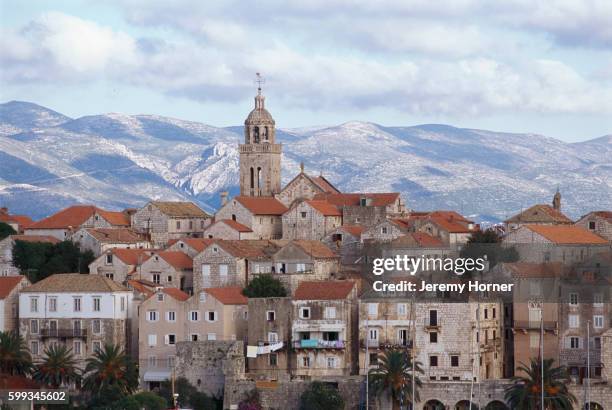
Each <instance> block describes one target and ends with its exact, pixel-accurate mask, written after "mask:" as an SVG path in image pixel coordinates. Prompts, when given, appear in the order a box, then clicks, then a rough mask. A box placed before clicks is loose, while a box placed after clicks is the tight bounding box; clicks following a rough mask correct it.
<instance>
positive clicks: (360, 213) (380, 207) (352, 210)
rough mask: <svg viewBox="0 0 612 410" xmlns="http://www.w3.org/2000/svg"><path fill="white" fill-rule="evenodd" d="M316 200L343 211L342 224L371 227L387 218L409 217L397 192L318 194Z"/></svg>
mask: <svg viewBox="0 0 612 410" xmlns="http://www.w3.org/2000/svg"><path fill="white" fill-rule="evenodd" d="M314 199H316V200H323V201H327V202H329V203H331V204H333V205H335V206H336V207H338V208H340V209H341V210H342V223H343V224H345V225H363V226H366V227H370V226H373V225H376V224H378V223H380V222H382V221H384V220H386V219H387V218H402V217H404V216H407V211H406V206H405V203H404V201H403V199H402V198H401V196H400V194H399V193H397V192H392V193H346V194H341V193H339V194H329V193H324V194H317V195H315V197H314Z"/></svg>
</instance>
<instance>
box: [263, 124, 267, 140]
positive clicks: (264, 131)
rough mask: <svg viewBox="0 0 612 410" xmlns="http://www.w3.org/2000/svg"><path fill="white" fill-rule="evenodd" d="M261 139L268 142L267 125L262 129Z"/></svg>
mask: <svg viewBox="0 0 612 410" xmlns="http://www.w3.org/2000/svg"><path fill="white" fill-rule="evenodd" d="M263 140H264V142H268V127H264V129H263Z"/></svg>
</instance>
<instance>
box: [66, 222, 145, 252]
mask: <svg viewBox="0 0 612 410" xmlns="http://www.w3.org/2000/svg"><path fill="white" fill-rule="evenodd" d="M70 240H71V241H72V242H75V243H77V244H78V245H79V249H81V251H83V252H84V251H87V250H89V251H92V252H93V254H94V256H96V257H98V256H100V255H101V254H103V253H104V252H106V251H107V250H108V249H112V248H124V249H148V248H150V247H151V243H150V242H149V241H148V240H147V238H146V237H145V236H144V235H143V234H140V233H138V232H136V231H134V230H132V229H131V228H81V229H79V230H78V231H76V232H75V233H73V234H72V235H71V236H70Z"/></svg>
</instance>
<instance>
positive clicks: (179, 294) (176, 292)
mask: <svg viewBox="0 0 612 410" xmlns="http://www.w3.org/2000/svg"><path fill="white" fill-rule="evenodd" d="M162 292H164V293H165V294H166V295H168V296H172V297H173V298H174V299H176V300H180V301H181V302H184V301H186V300H187V299H189V294H187V293H185V292H183V291H182V290H180V289H178V288H163V289H162Z"/></svg>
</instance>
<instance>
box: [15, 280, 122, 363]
mask: <svg viewBox="0 0 612 410" xmlns="http://www.w3.org/2000/svg"><path fill="white" fill-rule="evenodd" d="M131 296H132V294H131V292H130V291H129V290H128V289H127V288H125V287H123V286H121V285H119V284H118V283H116V282H114V281H112V280H110V279H108V278H106V277H104V276H101V275H83V274H78V273H62V274H56V275H51V276H49V277H47V278H45V279H43V280H41V281H39V282H37V283H35V284H33V285H31V286H28V287H26V288H23V289H22V290H21V294H20V295H19V333H20V335H21V336H22V337H23V338H24V340H25V342H26V344H27V346H28V348H29V350H30V353H31V354H32V358H33V360H34V361H36V360H39V359H41V357H42V355H44V352H45V349H46V348H47V347H49V346H51V345H54V344H55V345H56V344H60V343H61V344H65V345H66V346H68V347H69V348H72V353H73V354H74V356H75V359H76V361H77V363H78V366H79V367H80V368H81V369H84V368H85V362H86V360H87V358H89V357H91V356H92V354H93V353H94V352H95V351H96V350H97V349H101V348H102V347H103V346H104V345H105V344H107V343H112V344H115V345H118V346H120V347H121V348H123V349H125V350H128V346H129V343H130V341H129V340H128V335H129V330H128V329H129V327H130V320H129V319H130V312H131V309H132V304H131V303H132V297H131Z"/></svg>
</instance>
